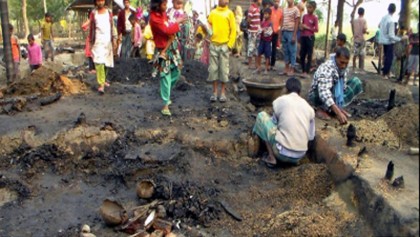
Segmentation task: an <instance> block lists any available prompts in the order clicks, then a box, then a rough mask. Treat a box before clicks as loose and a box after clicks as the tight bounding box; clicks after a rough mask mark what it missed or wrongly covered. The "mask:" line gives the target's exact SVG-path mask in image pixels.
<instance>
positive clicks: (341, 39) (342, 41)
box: [330, 33, 347, 59]
mask: <svg viewBox="0 0 420 237" xmlns="http://www.w3.org/2000/svg"><path fill="white" fill-rule="evenodd" d="M346 43H347V36H346V35H345V34H343V33H340V34H338V35H337V39H336V41H335V48H334V53H332V54H330V59H334V58H335V51H336V50H337V49H338V48H341V47H344V46H345V45H346Z"/></svg>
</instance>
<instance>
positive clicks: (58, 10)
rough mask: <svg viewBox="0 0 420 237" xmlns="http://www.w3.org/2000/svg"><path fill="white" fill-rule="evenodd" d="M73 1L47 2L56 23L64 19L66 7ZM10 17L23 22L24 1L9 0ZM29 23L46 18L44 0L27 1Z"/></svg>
mask: <svg viewBox="0 0 420 237" xmlns="http://www.w3.org/2000/svg"><path fill="white" fill-rule="evenodd" d="M70 2H71V0H47V10H48V12H50V13H51V14H52V15H53V18H54V21H59V20H60V19H62V18H63V17H64V16H65V15H66V14H67V12H66V11H65V8H66V6H68V4H69V3H70ZM8 4H9V14H10V15H9V17H10V18H11V19H12V20H17V21H20V20H22V0H8ZM26 5H27V15H28V20H29V22H31V23H33V22H36V21H39V20H42V19H43V18H44V5H43V0H26Z"/></svg>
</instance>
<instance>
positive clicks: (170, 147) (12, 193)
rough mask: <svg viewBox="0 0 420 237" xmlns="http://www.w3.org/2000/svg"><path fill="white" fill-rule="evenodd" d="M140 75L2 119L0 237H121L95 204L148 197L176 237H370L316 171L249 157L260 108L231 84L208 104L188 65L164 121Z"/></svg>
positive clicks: (200, 72) (202, 73) (153, 90)
mask: <svg viewBox="0 0 420 237" xmlns="http://www.w3.org/2000/svg"><path fill="white" fill-rule="evenodd" d="M133 68H136V70H133ZM73 70H80V68H74V69H73ZM149 70H150V65H148V64H147V63H146V62H144V61H141V60H138V61H127V62H119V63H117V65H116V68H115V69H113V70H111V71H110V72H109V78H110V79H111V83H112V86H111V87H110V88H109V90H107V91H106V94H105V95H103V96H99V95H97V93H96V92H95V91H94V86H95V82H94V77H93V76H83V77H79V78H74V79H71V80H75V81H78V82H83V84H84V85H85V87H83V90H81V91H80V93H75V94H73V95H67V96H63V97H62V98H61V99H60V100H58V102H55V103H52V104H50V105H47V106H40V105H39V104H38V103H34V104H32V106H26V107H24V108H23V109H21V111H15V113H12V114H9V115H6V114H3V115H0V118H1V119H0V125H1V126H0V134H1V135H2V137H1V138H0V139H2V140H0V141H1V143H2V148H1V149H0V152H1V155H0V173H1V177H0V178H1V180H0V197H2V199H3V201H2V200H0V201H2V202H0V204H2V206H1V207H0V209H1V212H0V213H1V214H0V235H1V236H79V232H80V228H81V226H82V225H83V224H89V225H90V226H91V229H92V232H93V233H94V234H96V235H97V236H125V234H123V233H122V232H118V231H117V230H115V229H114V228H111V227H108V226H106V225H105V224H104V221H103V220H102V218H101V216H100V214H99V207H100V205H101V203H102V201H103V200H104V199H105V198H112V199H115V200H118V201H119V202H120V203H121V204H122V205H123V206H124V207H125V208H126V210H129V209H130V208H133V207H135V206H139V205H144V204H146V203H150V202H151V201H153V200H158V201H159V203H160V204H161V205H163V206H164V207H165V209H166V217H164V219H166V220H168V221H173V222H174V223H181V224H180V227H181V228H180V230H176V231H177V232H178V233H183V234H184V235H185V236H206V235H209V236H308V235H311V236H312V235H320V236H338V235H339V236H355V235H356V236H371V235H373V231H372V230H371V228H370V226H368V224H367V223H366V222H365V221H364V219H363V218H362V217H361V216H359V215H358V214H357V212H356V211H355V209H354V208H352V206H351V205H350V204H349V203H347V202H346V201H343V199H342V198H340V197H339V196H340V195H338V194H337V192H336V190H335V184H334V182H333V181H332V179H331V177H330V174H329V172H328V169H327V167H326V166H325V165H324V164H316V163H311V162H310V161H309V160H307V159H305V160H304V161H303V162H302V164H300V165H299V166H282V167H280V168H277V169H275V170H271V169H268V168H267V167H265V166H264V165H263V164H262V163H261V162H260V161H259V159H254V158H251V157H248V155H247V154H248V153H247V138H248V135H249V133H250V130H251V127H252V125H253V122H254V120H255V115H256V113H257V111H258V110H260V109H261V108H260V109H255V107H253V106H252V105H251V104H249V98H248V96H247V95H246V93H241V94H237V93H234V92H233V89H232V87H230V88H229V91H230V93H229V96H228V97H229V101H228V102H227V103H226V104H220V103H214V104H211V103H210V102H209V101H208V98H209V95H210V91H211V86H210V85H209V84H207V83H206V78H207V70H206V68H205V67H204V66H203V65H201V64H199V63H195V62H192V63H188V64H186V66H185V68H184V73H183V75H184V77H185V79H186V80H182V81H180V83H179V84H178V85H177V87H176V89H175V90H174V92H173V99H172V101H173V105H172V107H171V111H172V113H173V116H172V117H171V118H164V117H162V116H161V115H160V112H159V110H160V107H161V101H160V98H159V94H158V88H159V82H158V80H156V79H152V78H150V76H149ZM72 74H73V75H76V74H77V73H72ZM401 105H402V104H401ZM362 107H363V106H362ZM27 108H29V109H27ZM417 110H418V107H417ZM367 111H369V109H368V110H367ZM82 113H83V115H81V114H82ZM378 113H381V112H376V115H377V114H378ZM361 114H362V113H361ZM368 115H369V114H365V115H364V116H368ZM378 116H379V115H378ZM83 117H85V118H86V119H83ZM371 117H374V116H373V115H371ZM77 120H78V121H79V123H77V122H76V121H77ZM417 126H418V125H417ZM417 131H418V130H417ZM142 179H150V180H152V181H153V182H154V183H155V184H156V192H155V194H154V196H153V197H152V198H151V199H149V200H143V199H139V198H138V197H137V196H136V191H135V190H136V183H137V182H138V181H139V180H142ZM225 209H228V210H229V211H226V210H225ZM228 213H230V214H228ZM232 213H233V216H236V219H235V218H233V217H232V215H231V214H232ZM130 214H131V213H130ZM237 219H241V221H238V220H237ZM179 221H180V222H179Z"/></svg>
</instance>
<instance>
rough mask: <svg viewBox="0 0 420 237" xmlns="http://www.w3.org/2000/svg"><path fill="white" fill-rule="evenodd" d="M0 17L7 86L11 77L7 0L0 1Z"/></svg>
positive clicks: (10, 45) (11, 61)
mask: <svg viewBox="0 0 420 237" xmlns="http://www.w3.org/2000/svg"><path fill="white" fill-rule="evenodd" d="M0 17H1V29H2V32H3V50H4V58H5V61H6V83H7V84H9V83H10V82H11V81H10V80H11V77H12V63H13V59H12V44H11V42H10V32H9V9H8V6H7V0H0Z"/></svg>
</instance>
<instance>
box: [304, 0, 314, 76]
mask: <svg viewBox="0 0 420 237" xmlns="http://www.w3.org/2000/svg"><path fill="white" fill-rule="evenodd" d="M306 9H307V11H308V13H307V14H305V15H304V16H303V17H302V24H301V25H300V27H301V32H302V33H301V38H300V45H301V48H300V65H301V66H302V72H303V77H304V78H307V77H308V73H309V71H310V69H311V62H312V53H313V51H314V44H315V33H317V32H318V18H317V17H316V16H315V15H314V11H315V9H316V2H315V1H310V2H308V3H307V5H306ZM306 56H308V62H307V63H305V60H306Z"/></svg>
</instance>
